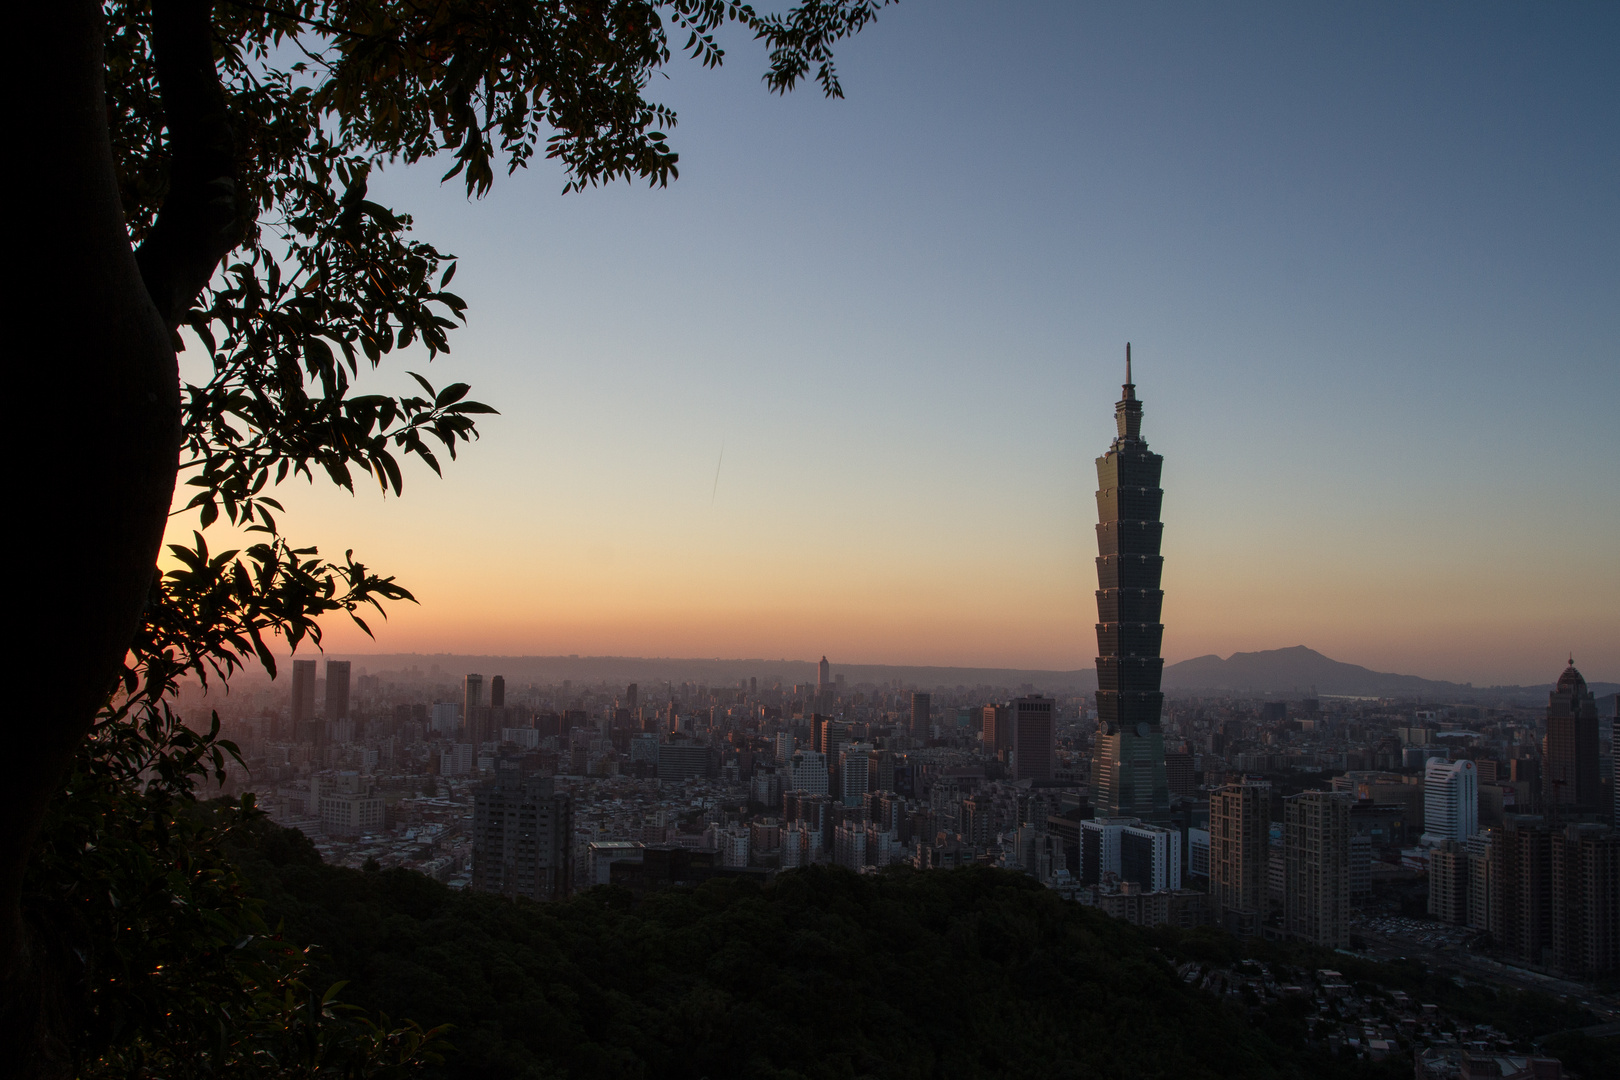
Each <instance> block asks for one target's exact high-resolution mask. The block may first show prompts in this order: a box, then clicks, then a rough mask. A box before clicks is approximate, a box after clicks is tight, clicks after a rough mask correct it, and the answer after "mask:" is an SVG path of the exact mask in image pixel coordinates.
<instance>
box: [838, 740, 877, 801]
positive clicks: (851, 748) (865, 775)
mask: <svg viewBox="0 0 1620 1080" xmlns="http://www.w3.org/2000/svg"><path fill="white" fill-rule="evenodd" d="M871 772H872V747H871V746H870V745H868V744H867V743H850V744H848V745H847V746H845V747H844V749H843V750H841V751H840V752H839V754H838V785H839V792H838V794H839V798H840V799H841V800H842V802H843V804H844V805H845V806H860V805H861V801H862V797H863V796H864V795H865V794H866V792H867V790H868V784H869V781H870V779H871Z"/></svg>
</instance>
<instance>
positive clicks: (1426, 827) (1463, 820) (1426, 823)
mask: <svg viewBox="0 0 1620 1080" xmlns="http://www.w3.org/2000/svg"><path fill="white" fill-rule="evenodd" d="M1477 832H1479V770H1478V769H1477V768H1475V766H1474V763H1473V762H1472V761H1467V760H1463V761H1443V760H1441V759H1439V758H1430V759H1429V763H1428V764H1427V765H1425V766H1424V768H1423V843H1424V844H1426V845H1428V846H1430V847H1438V846H1439V845H1440V844H1441V843H1442V842H1443V841H1446V840H1455V841H1457V843H1459V844H1460V843H1462V842H1463V841H1464V840H1467V839H1468V838H1469V837H1470V836H1473V835H1474V834H1475V833H1477Z"/></svg>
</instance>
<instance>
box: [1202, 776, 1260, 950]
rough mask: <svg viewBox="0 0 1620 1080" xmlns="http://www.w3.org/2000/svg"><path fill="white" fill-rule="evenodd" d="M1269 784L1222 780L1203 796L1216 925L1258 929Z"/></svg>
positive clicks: (1246, 930)
mask: <svg viewBox="0 0 1620 1080" xmlns="http://www.w3.org/2000/svg"><path fill="white" fill-rule="evenodd" d="M1270 840H1271V785H1270V784H1268V783H1263V782H1262V783H1255V782H1250V783H1243V784H1227V785H1226V786H1225V787H1223V788H1221V790H1219V791H1216V792H1213V793H1211V795H1210V797H1209V894H1210V899H1211V901H1212V902H1213V903H1214V907H1215V911H1216V915H1217V917H1218V918H1219V919H1220V921H1221V925H1223V926H1224V927H1226V928H1227V929H1228V930H1231V931H1232V932H1234V933H1239V934H1258V933H1259V932H1260V922H1261V918H1262V916H1263V914H1264V912H1265V906H1266V870H1267V867H1268V864H1269V862H1270V854H1271V852H1270Z"/></svg>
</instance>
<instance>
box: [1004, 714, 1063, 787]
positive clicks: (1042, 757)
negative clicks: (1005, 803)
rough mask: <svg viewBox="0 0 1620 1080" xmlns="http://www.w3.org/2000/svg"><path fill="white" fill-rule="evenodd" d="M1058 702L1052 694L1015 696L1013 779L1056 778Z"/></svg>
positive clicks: (1012, 724)
mask: <svg viewBox="0 0 1620 1080" xmlns="http://www.w3.org/2000/svg"><path fill="white" fill-rule="evenodd" d="M1056 704H1057V703H1056V702H1054V701H1053V700H1052V699H1051V698H1048V697H1021V698H1015V699H1013V703H1012V709H1011V713H1012V716H1011V721H1012V722H1011V725H1010V726H1011V727H1012V740H1013V747H1012V749H1013V779H1015V780H1050V779H1052V734H1053V726H1052V725H1053V719H1052V718H1053V710H1054V708H1055V707H1056Z"/></svg>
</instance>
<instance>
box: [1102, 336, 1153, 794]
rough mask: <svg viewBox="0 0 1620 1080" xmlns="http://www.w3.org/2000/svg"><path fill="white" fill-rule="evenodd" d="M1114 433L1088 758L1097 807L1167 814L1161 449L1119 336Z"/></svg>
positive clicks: (1107, 472) (1105, 476) (1105, 469)
mask: <svg viewBox="0 0 1620 1080" xmlns="http://www.w3.org/2000/svg"><path fill="white" fill-rule="evenodd" d="M1114 419H1115V422H1116V423H1117V425H1118V429H1119V430H1118V434H1117V435H1116V436H1115V438H1114V442H1113V445H1112V446H1111V447H1110V448H1109V450H1108V453H1106V454H1104V455H1103V456H1102V457H1100V458H1098V459H1097V489H1098V490H1097V620H1098V621H1097V652H1098V656H1097V729H1098V730H1097V741H1096V744H1095V746H1094V748H1093V753H1092V762H1091V790H1092V798H1093V799H1094V800H1095V802H1096V806H1097V815H1098V816H1099V817H1137V818H1142V819H1144V820H1146V821H1154V822H1162V821H1167V820H1168V819H1169V816H1170V784H1169V782H1168V780H1167V779H1166V777H1165V771H1164V733H1163V731H1162V729H1161V728H1160V725H1159V721H1160V714H1161V713H1162V712H1163V709H1164V694H1163V693H1162V692H1161V691H1160V689H1159V681H1160V678H1161V676H1162V675H1163V673H1164V659H1163V658H1162V657H1161V656H1160V655H1159V650H1160V647H1161V644H1162V642H1163V638H1164V624H1163V623H1161V622H1160V621H1159V613H1160V608H1161V605H1162V604H1163V601H1164V593H1163V591H1162V590H1161V589H1160V588H1159V577H1160V572H1161V571H1162V570H1163V568H1164V558H1163V557H1162V556H1161V555H1160V554H1159V540H1160V538H1161V536H1162V535H1163V532H1164V525H1163V524H1162V523H1161V522H1160V520H1159V511H1160V504H1161V502H1162V501H1163V499H1164V489H1163V488H1161V487H1160V486H1159V471H1160V468H1161V467H1162V466H1163V464H1164V458H1163V457H1162V456H1161V455H1159V454H1154V453H1150V452H1149V451H1148V448H1147V443H1146V442H1144V441H1143V439H1142V403H1141V402H1140V401H1138V400H1137V397H1136V384H1135V383H1134V382H1133V381H1132V380H1131V347H1130V345H1129V344H1127V345H1126V346H1125V386H1124V395H1123V396H1122V397H1121V398H1120V400H1119V402H1118V403H1117V404H1116V405H1115V406H1114Z"/></svg>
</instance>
